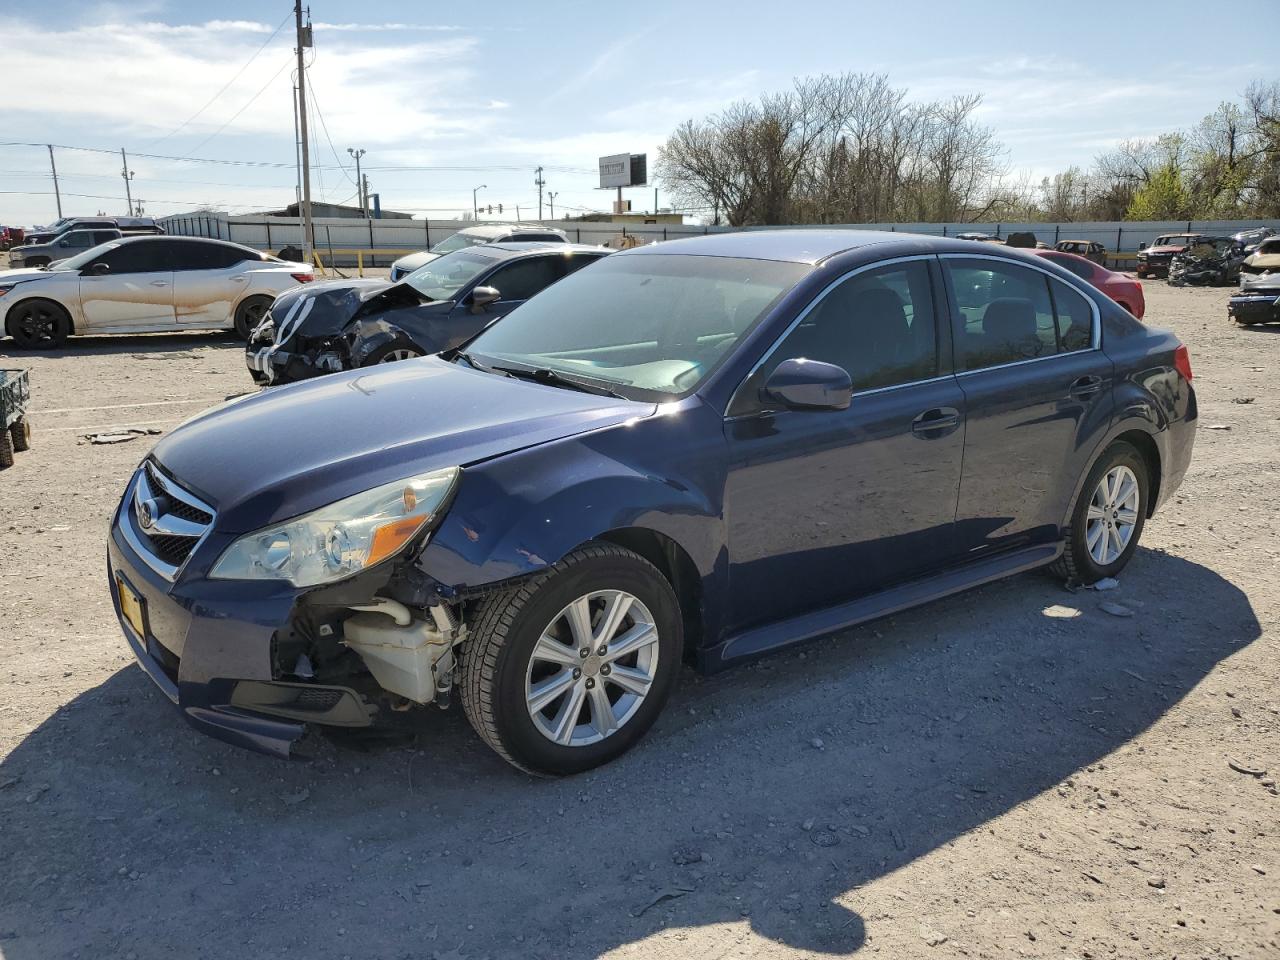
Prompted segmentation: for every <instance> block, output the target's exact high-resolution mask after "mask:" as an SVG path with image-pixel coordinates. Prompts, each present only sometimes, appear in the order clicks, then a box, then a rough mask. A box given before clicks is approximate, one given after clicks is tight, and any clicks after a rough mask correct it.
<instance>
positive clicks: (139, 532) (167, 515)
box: [122, 461, 214, 580]
mask: <svg viewBox="0 0 1280 960" xmlns="http://www.w3.org/2000/svg"><path fill="white" fill-rule="evenodd" d="M213 518H214V511H213V508H212V507H210V506H209V505H208V504H207V503H205V502H203V501H202V500H200V499H199V498H198V497H196V496H195V495H194V494H192V493H191V492H190V491H188V490H186V489H185V488H184V487H182V486H181V485H180V484H179V483H178V482H177V481H175V480H173V479H171V478H170V477H167V476H165V475H164V474H163V473H161V472H160V470H159V469H158V468H157V467H156V465H155V464H153V463H151V462H150V461H147V462H146V463H144V464H143V465H142V468H141V469H140V470H139V471H138V472H137V474H135V475H134V478H133V484H132V487H131V489H130V494H129V510H128V516H127V517H125V518H124V523H123V524H122V526H123V528H124V531H125V534H126V536H127V537H128V539H129V541H130V545H131V546H133V548H134V549H135V551H136V552H137V553H138V555H139V556H140V557H141V558H142V559H143V560H145V561H146V563H147V565H148V566H150V567H151V568H152V569H153V570H155V571H156V572H157V573H159V574H161V575H163V576H165V577H168V578H169V579H170V580H172V579H173V578H174V577H175V576H177V573H178V570H179V569H180V568H181V567H182V565H183V564H184V563H185V562H186V560H187V557H189V556H191V552H192V551H193V550H195V548H196V545H197V544H198V543H199V542H200V541H201V540H202V539H203V538H204V536H205V534H206V533H208V532H209V529H210V527H212V526H213Z"/></svg>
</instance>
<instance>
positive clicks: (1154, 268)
mask: <svg viewBox="0 0 1280 960" xmlns="http://www.w3.org/2000/svg"><path fill="white" fill-rule="evenodd" d="M1211 239H1212V238H1211V237H1206V236H1205V235H1204V234H1202V233H1170V234H1166V235H1164V236H1162V237H1156V239H1155V242H1154V243H1152V244H1151V245H1150V246H1146V247H1143V248H1142V249H1141V250H1139V251H1138V267H1137V271H1136V272H1137V274H1138V279H1139V280H1144V279H1146V278H1147V277H1167V276H1168V275H1169V263H1170V261H1171V260H1173V257H1174V254H1178V253H1182V252H1183V251H1184V250H1186V249H1187V248H1188V247H1190V246H1194V245H1195V244H1197V243H1200V242H1202V241H1206V240H1211Z"/></svg>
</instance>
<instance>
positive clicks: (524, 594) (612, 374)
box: [108, 230, 1196, 774]
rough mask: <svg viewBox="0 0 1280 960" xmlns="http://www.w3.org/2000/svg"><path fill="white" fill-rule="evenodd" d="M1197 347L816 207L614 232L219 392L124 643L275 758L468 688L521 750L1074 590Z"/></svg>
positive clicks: (573, 766)
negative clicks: (403, 325) (638, 235)
mask: <svg viewBox="0 0 1280 960" xmlns="http://www.w3.org/2000/svg"><path fill="white" fill-rule="evenodd" d="M1195 423H1196V399H1195V393H1194V392H1193V390H1192V386H1191V369H1190V364H1189V361H1188V357H1187V352H1186V348H1185V347H1183V346H1182V345H1181V344H1180V343H1179V341H1178V340H1177V338H1176V337H1174V336H1173V335H1172V334H1171V333H1168V332H1164V331H1160V330H1155V329H1151V328H1148V327H1146V326H1144V325H1143V324H1141V323H1140V322H1138V321H1137V320H1135V319H1134V318H1133V317H1132V316H1130V315H1129V314H1128V313H1126V312H1125V311H1124V310H1122V309H1121V308H1119V307H1117V306H1116V305H1115V304H1113V303H1112V302H1111V301H1110V300H1108V299H1107V298H1106V297H1105V296H1103V295H1101V294H1099V293H1098V292H1097V291H1096V290H1094V289H1093V288H1092V287H1090V286H1088V285H1086V284H1084V283H1083V282H1082V281H1080V280H1079V279H1077V278H1076V277H1075V276H1074V275H1072V274H1070V273H1068V272H1067V271H1065V270H1062V269H1060V268H1059V267H1057V266H1055V265H1054V264H1052V263H1048V262H1046V261H1044V260H1042V259H1033V258H1032V257H1030V256H1028V255H1025V254H1022V253H1019V252H1017V251H1015V250H1011V249H1006V248H1000V247H990V248H988V247H983V248H982V249H981V250H979V249H977V248H975V247H974V245H973V244H972V243H966V242H964V241H957V240H946V239H938V238H929V237H914V236H910V235H904V234H890V233H871V232H855V231H843V230H791V231H760V232H746V233H734V234H727V235H719V236H707V237H700V238H695V239H689V240H680V241H675V242H671V243H665V244H660V245H654V246H648V247H641V248H637V249H633V250H628V251H624V252H621V253H617V254H614V255H613V256H611V257H608V258H606V259H604V260H601V261H600V262H598V263H596V264H593V265H592V267H591V268H590V269H588V270H583V271H580V272H578V273H575V274H573V275H572V276H569V277H567V278H566V279H564V280H562V281H561V282H559V283H557V284H555V285H554V286H552V287H550V288H548V289H547V290H546V291H545V292H543V293H541V294H540V295H538V296H537V297H535V298H533V299H532V300H530V301H529V302H527V303H525V304H524V305H522V306H520V307H518V308H517V309H515V310H514V311H513V312H512V313H511V314H509V315H508V316H507V317H506V318H504V319H503V320H502V321H500V322H498V323H496V324H494V325H493V326H491V327H489V328H488V329H486V330H485V331H484V332H482V333H481V334H480V335H479V336H478V337H477V338H476V339H475V340H473V341H472V342H470V343H468V344H465V345H464V346H463V347H462V348H460V349H457V350H455V351H453V352H451V353H447V354H443V355H441V356H438V357H427V358H421V359H417V360H409V361H405V362H401V363H395V364H389V365H385V366H380V367H377V368H370V369H364V370H352V371H348V372H345V373H339V374H335V375H333V376H329V377H323V378H320V379H317V380H313V381H308V382H305V383H299V384H294V385H290V386H286V387H282V388H280V389H278V390H274V391H272V392H270V393H269V394H267V395H260V396H257V397H252V398H248V399H241V400H238V401H233V402H231V403H229V404H226V405H224V406H222V407H219V408H215V409H213V410H210V411H208V412H206V413H204V414H202V415H200V416H198V417H196V418H195V419H193V420H191V421H189V422H188V423H186V424H185V425H184V426H182V427H180V428H178V429H177V430H175V431H173V432H172V433H171V434H170V435H168V436H167V437H165V438H164V439H163V440H161V441H160V443H159V444H157V445H156V447H155V450H154V452H153V453H152V455H151V456H149V457H148V458H147V460H146V461H145V462H144V463H143V464H142V466H141V467H140V468H139V470H138V471H137V473H136V474H135V475H134V477H133V478H132V479H131V481H130V483H129V485H128V488H127V490H126V491H125V495H124V498H123V500H122V502H121V504H120V507H119V509H118V510H117V511H116V514H115V517H114V519H113V522H112V527H111V533H110V539H109V544H108V556H109V579H110V589H111V592H112V596H113V598H114V600H115V603H116V609H117V612H118V614H119V618H120V621H121V624H122V626H123V629H124V633H125V636H126V638H127V639H128V642H129V644H130V645H131V646H132V648H133V651H134V653H135V655H136V656H137V658H138V660H139V662H140V663H141V665H142V666H143V668H144V669H145V670H146V671H147V672H148V673H149V674H150V675H151V677H152V678H153V679H154V680H155V682H156V683H157V684H158V685H159V686H160V688H161V689H162V690H163V691H164V692H165V693H166V694H167V695H168V697H169V698H170V699H171V700H173V701H174V702H175V703H176V704H177V706H178V707H179V708H180V709H181V711H182V712H183V713H184V715H185V716H186V718H187V719H188V720H190V721H191V722H192V723H193V724H195V725H196V726H197V727H199V728H200V729H202V730H204V731H206V732H208V733H210V734H212V735H214V736H217V737H220V738H222V739H224V740H227V741H230V742H232V743H238V744H242V745H245V746H249V747H254V748H257V749H260V750H264V751H267V752H270V753H275V754H278V755H288V754H289V753H290V751H291V749H293V745H294V743H295V741H297V740H298V739H299V738H300V737H302V735H303V733H304V731H305V730H306V729H307V725H308V724H318V725H333V726H349V727H351V726H355V727H358V726H366V725H371V724H376V723H379V722H381V721H382V720H383V719H384V718H385V717H387V716H388V715H389V712H390V711H393V710H403V709H406V708H408V707H412V706H413V705H417V704H431V703H436V704H440V705H447V704H448V703H449V702H450V701H451V699H452V698H453V697H454V696H458V697H459V698H460V699H461V701H462V705H463V707H464V709H465V711H466V714H467V716H468V717H469V719H470V720H471V722H472V724H473V725H474V726H475V728H476V730H477V731H478V732H479V734H480V735H481V736H482V737H483V738H484V740H485V741H486V742H487V743H489V745H490V746H492V747H493V748H494V749H495V750H496V751H497V752H498V753H499V754H501V755H502V756H503V757H505V758H506V759H507V760H509V761H511V762H512V763H514V764H516V765H518V766H520V767H522V768H524V769H526V770H531V771H535V772H538V773H543V774H566V773H572V772H576V771H580V770H584V769H587V768H590V767H593V766H595V765H598V764H600V763H603V762H605V761H608V760H610V759H611V758H613V757H616V756H617V755H619V754H620V753H622V752H623V751H625V750H626V749H627V748H628V747H630V746H631V745H632V744H634V743H635V742H636V741H637V740H638V739H639V738H640V737H641V736H642V735H643V734H644V733H645V731H646V730H647V729H648V728H649V727H650V726H651V725H652V724H653V722H654V720H655V719H656V718H657V716H658V714H659V712H660V711H661V709H662V707H663V705H664V703H665V702H666V700H667V698H668V695H669V693H670V691H671V688H672V685H673V683H674V682H675V679H676V676H677V673H678V669H679V666H680V664H681V662H682V661H686V660H690V661H692V662H694V663H695V664H696V665H697V666H698V667H700V668H701V669H703V670H706V671H715V670H718V669H720V668H722V667H725V666H727V665H729V664H732V663H734V662H736V661H740V660H744V659H747V658H751V657H755V656H758V655H760V654H763V653H765V652H767V651H770V650H774V649H776V648H779V647H782V646H785V645H787V644H790V643H794V642H797V641H801V640H804V639H806V638H810V637H814V636H818V635H822V634H828V633H831V632H834V631H838V630H840V629H842V628H845V627H848V626H850V625H851V624H856V623H859V622H862V621H865V620H868V619H871V618H874V617H878V616H882V615H884V614H886V613H890V612H893V611H896V610H900V609H902V608H904V607H908V606H913V605H916V604H920V603H924V602H927V601H929V600H933V599H936V598H938V597H942V596H945V595H947V594H950V593H954V592H956V591H958V590H963V589H965V588H968V587H972V586H975V585H977V584H981V583H985V582H988V581H990V580H993V579H995V578H998V577H1004V576H1007V575H1010V574H1014V573H1017V572H1019V571H1023V570H1028V569H1031V568H1035V567H1053V568H1054V569H1055V570H1056V571H1057V572H1058V573H1060V574H1061V575H1063V576H1066V577H1068V578H1072V579H1075V580H1079V581H1084V582H1091V581H1094V580H1097V579H1099V578H1101V577H1106V576H1114V575H1115V574H1117V573H1118V572H1119V571H1120V570H1121V569H1123V568H1124V566H1125V565H1126V564H1127V563H1128V562H1129V560H1130V559H1131V558H1132V556H1133V554H1134V551H1135V550H1136V548H1137V545H1138V540H1139V537H1140V536H1141V533H1142V529H1143V523H1144V521H1145V520H1146V518H1147V517H1148V516H1150V515H1151V513H1152V511H1154V510H1155V509H1156V508H1157V507H1158V506H1160V505H1161V504H1162V503H1163V502H1165V501H1166V500H1167V499H1168V498H1169V496H1170V495H1171V494H1172V493H1173V491H1174V490H1175V489H1176V488H1177V486H1178V484H1179V483H1180V482H1181V480H1182V477H1183V474H1184V473H1185V471H1186V469H1187V465H1188V462H1189V460H1190V456H1191V449H1192V442H1193V438H1194V432H1195Z"/></svg>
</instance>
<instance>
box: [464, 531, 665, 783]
mask: <svg viewBox="0 0 1280 960" xmlns="http://www.w3.org/2000/svg"><path fill="white" fill-rule="evenodd" d="M681 623H682V621H681V616H680V606H679V602H678V601H677V599H676V596H675V592H674V591H673V590H672V589H671V584H670V583H669V582H668V581H667V579H666V578H665V577H664V576H663V575H662V574H661V573H660V572H659V571H658V570H657V569H656V568H655V567H654V566H653V565H652V564H650V563H649V562H648V561H646V560H645V559H643V558H642V557H640V556H638V555H637V554H635V553H632V552H631V551H630V550H624V549H623V548H621V547H617V546H614V545H613V544H607V543H593V544H589V545H587V546H585V547H583V548H581V549H579V550H576V551H574V552H573V553H571V554H570V555H569V556H567V557H566V558H565V559H563V560H561V561H560V562H559V563H557V564H555V565H554V566H553V567H551V568H550V570H549V571H548V572H547V573H545V574H542V575H540V576H538V577H536V578H534V579H532V580H529V581H526V582H525V583H523V584H521V585H520V586H518V587H515V588H513V589H511V590H507V591H503V592H501V593H498V594H495V595H494V596H492V597H489V598H488V599H487V600H485V601H484V605H483V607H482V608H481V609H480V611H479V615H478V617H477V619H476V623H475V628H474V631H473V632H472V635H471V638H470V639H469V640H468V641H467V644H466V646H465V647H464V650H463V660H462V705H463V709H464V710H465V711H466V715H467V719H468V720H470V721H471V725H472V726H473V727H475V729H476V731H477V732H478V733H479V734H480V736H481V737H482V738H483V739H484V740H485V742H486V743H488V744H489V746H490V747H492V748H493V749H494V750H495V751H497V752H498V754H499V755H500V756H502V757H503V759H505V760H507V761H508V762H510V763H512V764H514V765H515V766H517V767H519V768H521V769H522V770H526V771H528V772H530V773H535V774H540V775H543V776H561V775H565V774H571V773H580V772H582V771H584V770H589V769H591V768H592V767H596V766H599V765H600V764H602V763H607V762H608V761H610V760H613V759H614V758H615V757H618V756H620V755H621V754H623V753H625V752H626V751H627V750H628V749H630V748H631V747H632V746H633V745H634V744H635V743H636V741H638V740H639V739H640V738H641V737H642V736H644V734H645V732H646V731H647V730H648V729H649V727H651V726H652V725H653V722H654V721H655V720H656V719H657V717H658V714H659V713H660V712H661V710H662V707H663V706H664V705H665V703H666V701H667V698H668V697H669V696H670V694H671V688H672V686H673V684H674V683H675V678H676V674H677V673H678V671H679V665H680V659H681V649H682V647H683V643H684V641H683V634H682V628H681Z"/></svg>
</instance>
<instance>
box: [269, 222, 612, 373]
mask: <svg viewBox="0 0 1280 960" xmlns="http://www.w3.org/2000/svg"><path fill="white" fill-rule="evenodd" d="M608 253H609V251H608V250H607V249H605V248H604V247H590V246H581V245H578V244H567V243H545V242H537V243H502V244H484V245H481V246H471V247H466V248H465V249H462V250H458V251H455V252H454V253H447V254H445V255H444V256H443V257H439V258H437V259H435V260H432V261H431V262H430V263H428V264H427V265H426V266H424V267H420V268H419V269H417V270H415V271H414V272H413V273H411V274H409V275H408V276H407V277H405V278H404V279H402V280H401V281H400V282H399V283H391V282H389V281H386V280H330V281H324V280H322V281H320V282H319V283H314V284H311V285H309V286H307V287H306V288H304V289H299V290H292V291H289V292H287V293H285V294H283V295H282V296H281V297H280V298H279V299H278V300H276V302H275V303H274V304H272V306H271V309H270V311H269V312H268V313H267V315H266V317H265V318H264V319H263V321H262V323H261V324H259V326H258V327H257V329H255V330H254V331H253V333H252V334H251V335H250V337H249V341H248V343H247V344H246V347H245V363H246V365H247V366H248V367H249V375H250V376H251V377H253V380H254V382H255V383H258V384H261V385H266V384H272V383H276V384H279V383H291V382H293V381H295V380H305V379H306V378H308V377H316V376H321V375H323V374H326V373H335V372H337V371H339V370H350V369H352V368H354V367H368V366H372V365H373V364H378V363H390V362H394V361H398V360H408V359H411V358H413V357H421V356H425V355H426V354H429V353H440V352H441V351H442V350H447V349H449V348H451V347H456V346H458V345H459V344H460V343H463V342H464V341H466V340H469V339H471V338H472V337H473V336H475V335H476V334H477V333H479V332H480V331H481V330H482V329H484V327H485V326H487V325H488V324H490V323H492V322H493V321H494V320H496V319H498V318H499V317H502V316H505V315H506V314H508V313H510V312H511V311H512V310H514V309H515V308H516V307H518V306H519V305H520V304H521V303H523V302H524V301H525V300H528V299H529V298H530V297H532V296H533V295H534V294H536V293H538V292H539V291H540V290H543V289H545V288H546V287H549V286H550V285H551V284H553V283H555V282H556V281H557V280H560V279H561V278H563V277H566V276H568V275H569V274H571V273H573V272H574V271H576V270H580V269H582V268H583V267H585V266H587V265H588V264H590V263H594V262H595V261H596V260H599V259H600V258H601V257H603V256H606V255H607V254H608Z"/></svg>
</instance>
